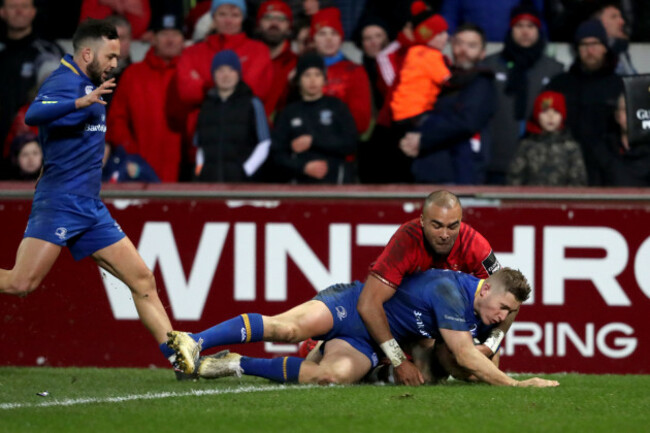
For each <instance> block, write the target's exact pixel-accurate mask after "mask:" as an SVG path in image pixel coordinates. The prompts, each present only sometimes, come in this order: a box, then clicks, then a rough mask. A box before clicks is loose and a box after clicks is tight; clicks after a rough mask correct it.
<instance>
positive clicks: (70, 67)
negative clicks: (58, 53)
mask: <svg viewBox="0 0 650 433" xmlns="http://www.w3.org/2000/svg"><path fill="white" fill-rule="evenodd" d="M61 63H62V64H63V65H64V66H66V67H68V68H69V69H70V70H71V71H72V72H74V73H75V74H77V75H79V72H77V70H76V69H75V68H74V66H72V65H71V64H70V63H68V62H67V60H66V59H61Z"/></svg>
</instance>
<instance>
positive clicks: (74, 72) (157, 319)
mask: <svg viewBox="0 0 650 433" xmlns="http://www.w3.org/2000/svg"><path fill="white" fill-rule="evenodd" d="M72 43H73V47H74V55H73V56H71V55H69V54H68V55H66V56H65V57H64V58H63V59H62V60H61V64H60V65H59V67H58V69H56V70H55V71H54V72H53V73H52V74H51V76H50V77H49V78H48V79H47V80H46V81H45V82H44V83H43V85H42V87H41V88H40V89H39V93H38V96H37V97H36V99H35V100H34V102H33V103H32V104H31V106H30V107H29V110H28V111H27V114H26V116H25V122H26V123H27V124H29V125H37V126H38V127H39V135H40V142H41V144H42V146H43V159H44V168H43V172H42V174H41V177H40V179H39V181H38V183H37V186H36V192H35V194H34V200H33V203H32V211H31V214H30V216H29V221H28V222H27V229H26V230H25V234H24V238H23V240H22V241H21V243H20V245H19V247H18V252H17V253H16V262H15V265H14V267H13V269H11V270H5V269H0V293H7V294H13V295H19V296H24V295H27V294H28V293H30V292H32V291H33V290H35V289H36V288H37V287H38V286H39V285H40V284H41V281H42V280H43V278H45V276H46V275H47V273H48V272H49V271H50V269H51V268H52V266H53V265H54V262H55V261H56V259H57V257H58V256H59V253H60V252H61V248H62V247H64V246H67V247H68V248H69V249H70V252H71V253H72V256H73V257H74V258H75V260H80V259H82V258H84V257H87V256H91V257H92V258H93V259H94V260H95V261H96V262H97V263H98V264H99V266H101V267H102V268H103V269H105V270H107V271H108V272H110V273H111V274H113V275H114V276H116V277H117V278H119V279H120V280H122V281H123V282H124V283H125V284H126V285H127V286H128V287H129V288H130V289H131V292H132V295H133V301H134V303H135V306H136V309H137V311H138V314H139V316H140V319H141V320H142V323H143V324H144V325H145V327H146V328H147V329H148V330H149V331H150V332H151V333H152V334H153V336H154V338H155V339H156V341H158V343H159V344H160V349H161V350H162V351H163V354H164V355H166V356H167V357H168V358H170V357H171V359H170V360H173V356H174V353H173V351H172V350H170V349H169V348H168V347H167V346H166V344H164V343H165V342H166V340H167V337H166V334H167V332H168V331H171V329H172V327H171V324H170V322H169V318H168V317H167V313H166V312H165V309H164V308H163V306H162V303H161V302H160V299H159V298H158V293H157V291H156V282H155V279H154V277H153V274H152V273H151V271H150V270H149V269H148V268H147V266H146V265H145V264H144V262H143V260H142V258H141V257H140V255H139V254H138V252H137V250H136V249H135V247H134V246H133V244H132V243H131V241H130V240H129V239H128V238H127V237H126V236H125V235H124V233H123V232H122V229H121V228H120V226H119V225H118V224H117V223H116V222H115V220H114V219H113V218H112V217H111V215H110V214H109V212H108V210H107V209H106V207H105V206H104V204H103V203H102V202H101V200H100V199H99V190H100V188H101V176H102V157H103V155H104V135H105V131H106V109H105V107H104V106H105V105H106V102H105V101H104V100H103V99H102V96H103V95H107V94H109V93H111V92H112V91H113V87H115V83H114V80H113V79H108V78H109V74H110V72H111V70H112V69H113V68H115V67H116V66H117V58H118V56H119V54H120V41H119V39H118V36H117V31H116V29H115V27H114V26H113V25H111V24H108V23H106V22H104V21H96V20H88V21H85V22H83V23H82V24H80V26H79V28H78V29H77V30H76V32H75V34H74V36H73V39H72Z"/></svg>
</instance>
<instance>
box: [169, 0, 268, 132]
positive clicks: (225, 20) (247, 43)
mask: <svg viewBox="0 0 650 433" xmlns="http://www.w3.org/2000/svg"><path fill="white" fill-rule="evenodd" d="M210 11H211V13H212V16H213V20H214V21H213V23H214V28H215V29H216V33H214V34H211V35H209V36H207V37H206V38H205V39H204V40H203V41H201V42H198V43H196V44H194V45H192V46H191V47H188V48H187V49H185V51H184V52H183V54H182V55H181V58H180V60H179V61H178V67H177V71H176V78H175V81H176V84H175V86H176V91H177V92H178V97H179V98H180V100H181V101H182V102H183V103H184V104H185V105H186V108H187V109H188V111H189V112H190V115H189V118H188V121H187V131H186V132H187V133H188V136H190V137H191V136H193V135H194V131H195V130H196V121H197V117H198V109H199V107H200V106H201V103H202V102H203V99H204V98H205V95H206V93H207V91H208V90H209V89H210V88H212V87H213V86H214V81H213V78H212V74H211V72H210V65H211V62H212V58H213V57H214V55H215V54H217V53H218V52H219V51H222V50H233V51H234V52H235V53H237V56H238V57H239V61H240V62H241V65H242V78H243V80H244V82H245V83H246V84H247V85H248V86H249V87H250V88H251V89H252V90H253V93H254V94H255V96H257V97H258V98H260V99H261V100H262V101H263V102H264V101H266V98H267V96H268V93H269V90H270V89H271V85H272V83H273V67H272V65H271V55H270V54H269V49H268V47H267V46H266V45H265V44H264V43H262V42H260V41H255V40H252V39H250V38H249V37H248V36H246V34H245V33H244V32H242V23H243V21H244V18H245V17H246V2H245V1H244V0H213V1H212V6H211V8H210Z"/></svg>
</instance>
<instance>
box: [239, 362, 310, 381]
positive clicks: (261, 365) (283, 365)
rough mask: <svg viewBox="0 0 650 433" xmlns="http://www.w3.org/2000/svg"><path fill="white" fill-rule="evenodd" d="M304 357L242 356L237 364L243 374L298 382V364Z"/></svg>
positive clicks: (299, 364) (300, 363)
mask: <svg viewBox="0 0 650 433" xmlns="http://www.w3.org/2000/svg"><path fill="white" fill-rule="evenodd" d="M303 361H304V359H302V358H297V357H295V356H285V357H283V358H274V359H261V358H249V357H248V356H242V357H241V360H240V363H239V365H240V366H241V368H242V369H243V370H244V374H247V375H249V376H259V377H264V378H266V379H271V380H274V381H276V382H280V383H285V382H293V383H296V382H298V374H299V373H300V366H301V365H302V362H303Z"/></svg>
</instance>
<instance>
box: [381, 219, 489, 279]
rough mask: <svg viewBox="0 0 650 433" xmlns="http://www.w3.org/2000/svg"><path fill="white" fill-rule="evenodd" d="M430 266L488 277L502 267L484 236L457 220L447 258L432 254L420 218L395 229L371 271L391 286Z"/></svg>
mask: <svg viewBox="0 0 650 433" xmlns="http://www.w3.org/2000/svg"><path fill="white" fill-rule="evenodd" d="M429 268H436V269H451V270H454V271H462V272H465V273H468V274H472V275H474V276H476V277H478V278H487V277H488V276H489V275H491V274H493V273H494V272H496V271H497V270H499V269H501V265H500V264H499V261H498V260H497V259H496V257H495V256H494V253H493V252H492V247H491V246H490V244H489V242H488V241H487V239H485V238H484V237H483V235H481V234H480V233H479V232H478V231H476V230H474V229H473V228H472V226H470V225H469V224H465V223H464V222H461V223H460V232H459V234H458V237H457V238H456V242H455V243H454V246H453V247H452V248H451V252H450V253H449V255H448V256H447V257H444V258H441V257H434V255H433V251H432V249H431V247H430V246H429V245H428V244H427V242H426V239H425V238H424V232H423V231H422V225H421V224H420V219H419V218H415V219H413V220H411V221H408V222H406V223H404V224H402V226H401V227H400V228H399V229H398V230H397V231H396V232H395V234H394V235H393V237H392V238H391V239H390V241H389V242H388V245H386V248H384V251H383V252H382V253H381V255H380V256H379V258H378V259H377V261H376V262H375V263H373V264H372V265H371V266H370V273H371V274H372V275H374V276H376V277H377V278H379V279H380V280H381V281H383V282H384V283H386V284H388V285H390V286H391V287H393V288H397V286H399V285H400V283H401V282H402V278H404V277H405V276H407V275H410V274H413V273H415V272H421V271H425V270H427V269H429Z"/></svg>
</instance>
